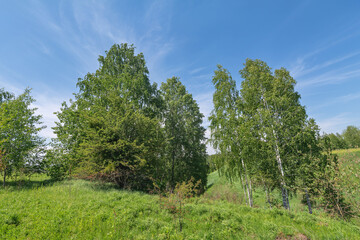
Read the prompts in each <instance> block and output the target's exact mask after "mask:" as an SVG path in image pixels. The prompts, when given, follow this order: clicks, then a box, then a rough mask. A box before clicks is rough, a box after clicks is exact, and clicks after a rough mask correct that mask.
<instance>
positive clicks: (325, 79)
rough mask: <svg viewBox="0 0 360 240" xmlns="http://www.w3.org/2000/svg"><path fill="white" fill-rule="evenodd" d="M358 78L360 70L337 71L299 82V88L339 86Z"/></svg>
mask: <svg viewBox="0 0 360 240" xmlns="http://www.w3.org/2000/svg"><path fill="white" fill-rule="evenodd" d="M357 77H360V70H353V69H351V70H347V71H345V70H344V69H337V70H334V71H329V72H327V73H324V74H321V75H318V76H313V77H311V78H309V79H306V80H302V81H299V82H298V85H297V87H298V88H304V87H308V86H321V85H328V84H339V83H342V82H344V81H346V80H349V79H354V78H357Z"/></svg>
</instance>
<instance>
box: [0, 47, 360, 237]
mask: <svg viewBox="0 0 360 240" xmlns="http://www.w3.org/2000/svg"><path fill="white" fill-rule="evenodd" d="M105 53H106V55H105V56H99V59H98V60H99V65H100V67H99V69H98V70H96V72H95V73H88V74H87V75H86V76H85V77H84V78H79V79H78V81H77V87H78V93H75V94H74V96H75V98H74V99H70V100H69V101H68V102H64V103H63V104H62V108H61V109H60V111H59V112H57V113H56V114H57V117H58V122H56V127H54V132H55V133H56V135H57V138H56V139H53V140H52V142H51V144H49V146H45V145H44V140H43V139H42V138H40V137H39V136H38V132H39V131H40V130H41V129H42V128H43V127H42V126H41V122H40V119H41V116H39V115H35V110H36V109H33V108H31V107H30V106H31V103H33V102H34V99H33V98H32V97H31V96H30V90H28V89H26V90H25V93H24V94H22V95H20V96H18V97H15V96H14V95H13V94H11V93H8V92H6V91H5V90H3V89H0V174H1V176H2V177H3V179H4V180H3V181H4V185H3V187H2V188H1V189H0V238H5V239H132V238H136V239H239V238H247V239H275V238H276V239H309V238H310V239H325V238H326V239H327V238H330V239H356V238H360V229H359V227H358V226H356V225H359V221H358V219H359V216H360V209H359V204H358V203H359V202H360V192H359V185H360V180H359V179H360V178H359V172H360V158H359V157H360V150H359V149H352V150H347V151H344V150H341V151H337V153H338V155H339V156H340V158H339V157H338V155H336V154H334V153H333V152H332V149H333V148H334V143H335V142H336V144H338V145H339V146H340V145H341V146H342V145H343V146H346V147H358V146H359V139H360V130H359V129H358V128H356V127H352V126H349V127H348V128H347V129H346V131H344V133H343V135H341V136H340V135H329V136H323V137H321V136H320V134H319V132H320V129H319V127H318V126H317V124H316V122H315V120H314V119H311V118H308V116H307V115H306V111H305V106H302V105H301V104H300V94H299V93H298V92H296V91H295V84H296V81H295V80H294V79H293V78H292V77H291V76H290V73H289V72H288V71H287V70H286V69H284V68H281V69H278V70H275V71H272V70H271V69H270V67H269V66H268V65H267V64H266V63H265V62H263V61H261V60H250V59H247V60H246V62H245V64H244V68H243V69H241V70H240V71H239V72H240V75H241V77H242V78H243V81H242V83H241V88H240V89H237V88H236V82H235V81H234V80H233V79H232V77H231V75H230V73H229V72H228V71H227V70H226V69H225V68H223V67H222V66H220V65H218V68H217V70H215V72H214V76H213V79H212V82H213V84H214V87H215V93H214V95H213V102H214V109H213V111H212V112H211V116H210V117H209V120H210V127H209V130H210V131H211V138H210V139H209V141H210V142H211V143H212V144H213V146H214V148H215V149H216V150H217V152H218V153H217V154H216V155H213V156H209V157H208V158H207V159H206V157H207V156H206V145H205V144H206V138H205V128H204V127H203V126H202V123H203V117H204V116H203V114H202V113H201V112H200V109H199V106H198V104H197V103H196V101H195V100H194V99H193V97H192V95H191V94H190V93H189V92H188V91H187V90H186V87H185V86H184V85H183V84H182V83H181V82H180V79H179V78H177V77H172V78H170V79H168V80H167V81H166V82H164V83H162V84H161V86H160V88H158V87H157V84H155V83H153V84H151V83H150V80H149V72H148V69H147V67H146V64H145V58H144V56H143V54H142V53H140V54H135V48H134V47H133V46H132V45H131V46H129V45H127V44H121V45H117V44H115V45H114V46H112V47H111V49H110V50H109V51H106V52H105ZM340 137H341V138H342V139H339V138H340ZM44 173H46V175H47V176H48V178H47V177H45V174H44ZM207 174H209V175H207ZM7 177H11V178H10V179H11V181H9V182H8V187H6V186H5V180H6V178H7ZM56 181H57V182H56ZM130 190H132V191H134V192H131V191H130ZM135 191H141V192H135ZM150 193H151V194H152V195H151V194H150ZM245 205H247V206H245ZM282 207H283V208H284V210H282V209H281V208H282ZM307 212H308V213H307ZM309 213H310V214H309ZM311 214H313V215H311Z"/></svg>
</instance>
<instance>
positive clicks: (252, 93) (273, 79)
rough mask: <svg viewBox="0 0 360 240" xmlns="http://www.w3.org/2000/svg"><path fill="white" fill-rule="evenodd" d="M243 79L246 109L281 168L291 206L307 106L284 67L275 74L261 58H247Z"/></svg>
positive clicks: (286, 203) (285, 196)
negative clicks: (296, 145)
mask: <svg viewBox="0 0 360 240" xmlns="http://www.w3.org/2000/svg"><path fill="white" fill-rule="evenodd" d="M240 74H241V76H242V78H243V79H244V80H243V81H242V84H241V87H242V88H241V97H242V100H243V104H244V112H245V113H246V114H247V115H248V116H249V117H250V118H252V119H255V120H257V122H255V123H254V124H255V125H258V126H260V131H261V132H262V133H263V141H264V142H265V143H266V144H267V145H268V149H270V150H272V153H271V152H269V155H270V156H274V161H276V163H277V167H278V173H279V174H278V176H279V177H278V181H279V184H280V186H281V191H282V198H283V206H284V208H286V209H290V204H289V196H288V190H289V185H293V184H294V174H292V171H293V169H291V168H290V167H289V166H290V165H291V160H292V159H293V158H291V156H294V154H295V152H294V146H293V145H292V143H293V141H292V139H293V137H295V136H296V135H297V134H299V133H301V130H302V126H303V125H304V123H305V120H306V117H307V116H306V113H305V108H304V107H303V106H301V104H300V101H299V100H300V95H299V94H298V93H297V92H296V91H295V90H294V86H295V84H296V81H295V80H294V79H293V78H292V77H291V76H290V74H289V72H288V71H287V70H286V69H284V68H281V69H279V70H275V72H274V73H272V72H271V69H270V68H269V67H268V66H267V64H266V63H265V62H263V61H260V60H250V59H247V60H246V63H245V64H244V68H243V69H242V70H240Z"/></svg>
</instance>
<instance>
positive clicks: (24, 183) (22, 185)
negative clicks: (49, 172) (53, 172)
mask: <svg viewBox="0 0 360 240" xmlns="http://www.w3.org/2000/svg"><path fill="white" fill-rule="evenodd" d="M55 182H58V181H55V180H51V179H45V180H17V181H15V180H10V181H7V182H6V183H5V189H6V190H10V191H16V190H24V189H26V190H27V189H34V188H39V187H47V186H52V185H54V183H55ZM0 189H4V188H3V186H2V185H1V188H0Z"/></svg>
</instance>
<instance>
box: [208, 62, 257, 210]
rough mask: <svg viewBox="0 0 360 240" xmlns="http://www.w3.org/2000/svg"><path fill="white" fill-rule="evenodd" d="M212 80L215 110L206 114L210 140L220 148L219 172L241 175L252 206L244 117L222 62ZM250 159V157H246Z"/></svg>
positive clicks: (227, 174)
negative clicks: (245, 147)
mask: <svg viewBox="0 0 360 240" xmlns="http://www.w3.org/2000/svg"><path fill="white" fill-rule="evenodd" d="M214 73H215V74H214V77H213V79H212V82H213V84H214V86H215V93H214V95H213V103H214V110H213V111H212V112H211V115H210V117H209V120H210V122H211V123H210V130H211V142H212V145H213V146H214V148H215V149H217V150H218V151H220V154H221V155H222V157H221V158H219V159H221V160H222V162H221V163H220V166H221V167H220V169H219V171H220V173H222V174H224V175H225V176H227V177H228V178H229V179H240V181H241V183H242V186H243V189H244V195H245V196H246V198H247V201H248V202H247V203H248V204H249V206H253V199H252V187H251V179H250V175H249V171H248V170H249V169H248V166H247V162H246V161H244V158H245V156H246V153H247V151H246V150H245V149H244V146H245V145H243V144H244V143H245V141H244V135H243V133H244V131H243V130H244V129H243V128H244V127H245V125H244V123H245V122H244V121H243V116H242V111H241V106H242V104H241V102H240V99H239V92H238V90H236V83H235V81H234V80H233V79H232V77H231V75H230V73H229V72H228V71H227V70H226V69H224V68H223V67H222V66H221V65H218V68H217V70H216V71H215V72H214ZM245 159H246V160H249V159H250V158H245Z"/></svg>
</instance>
